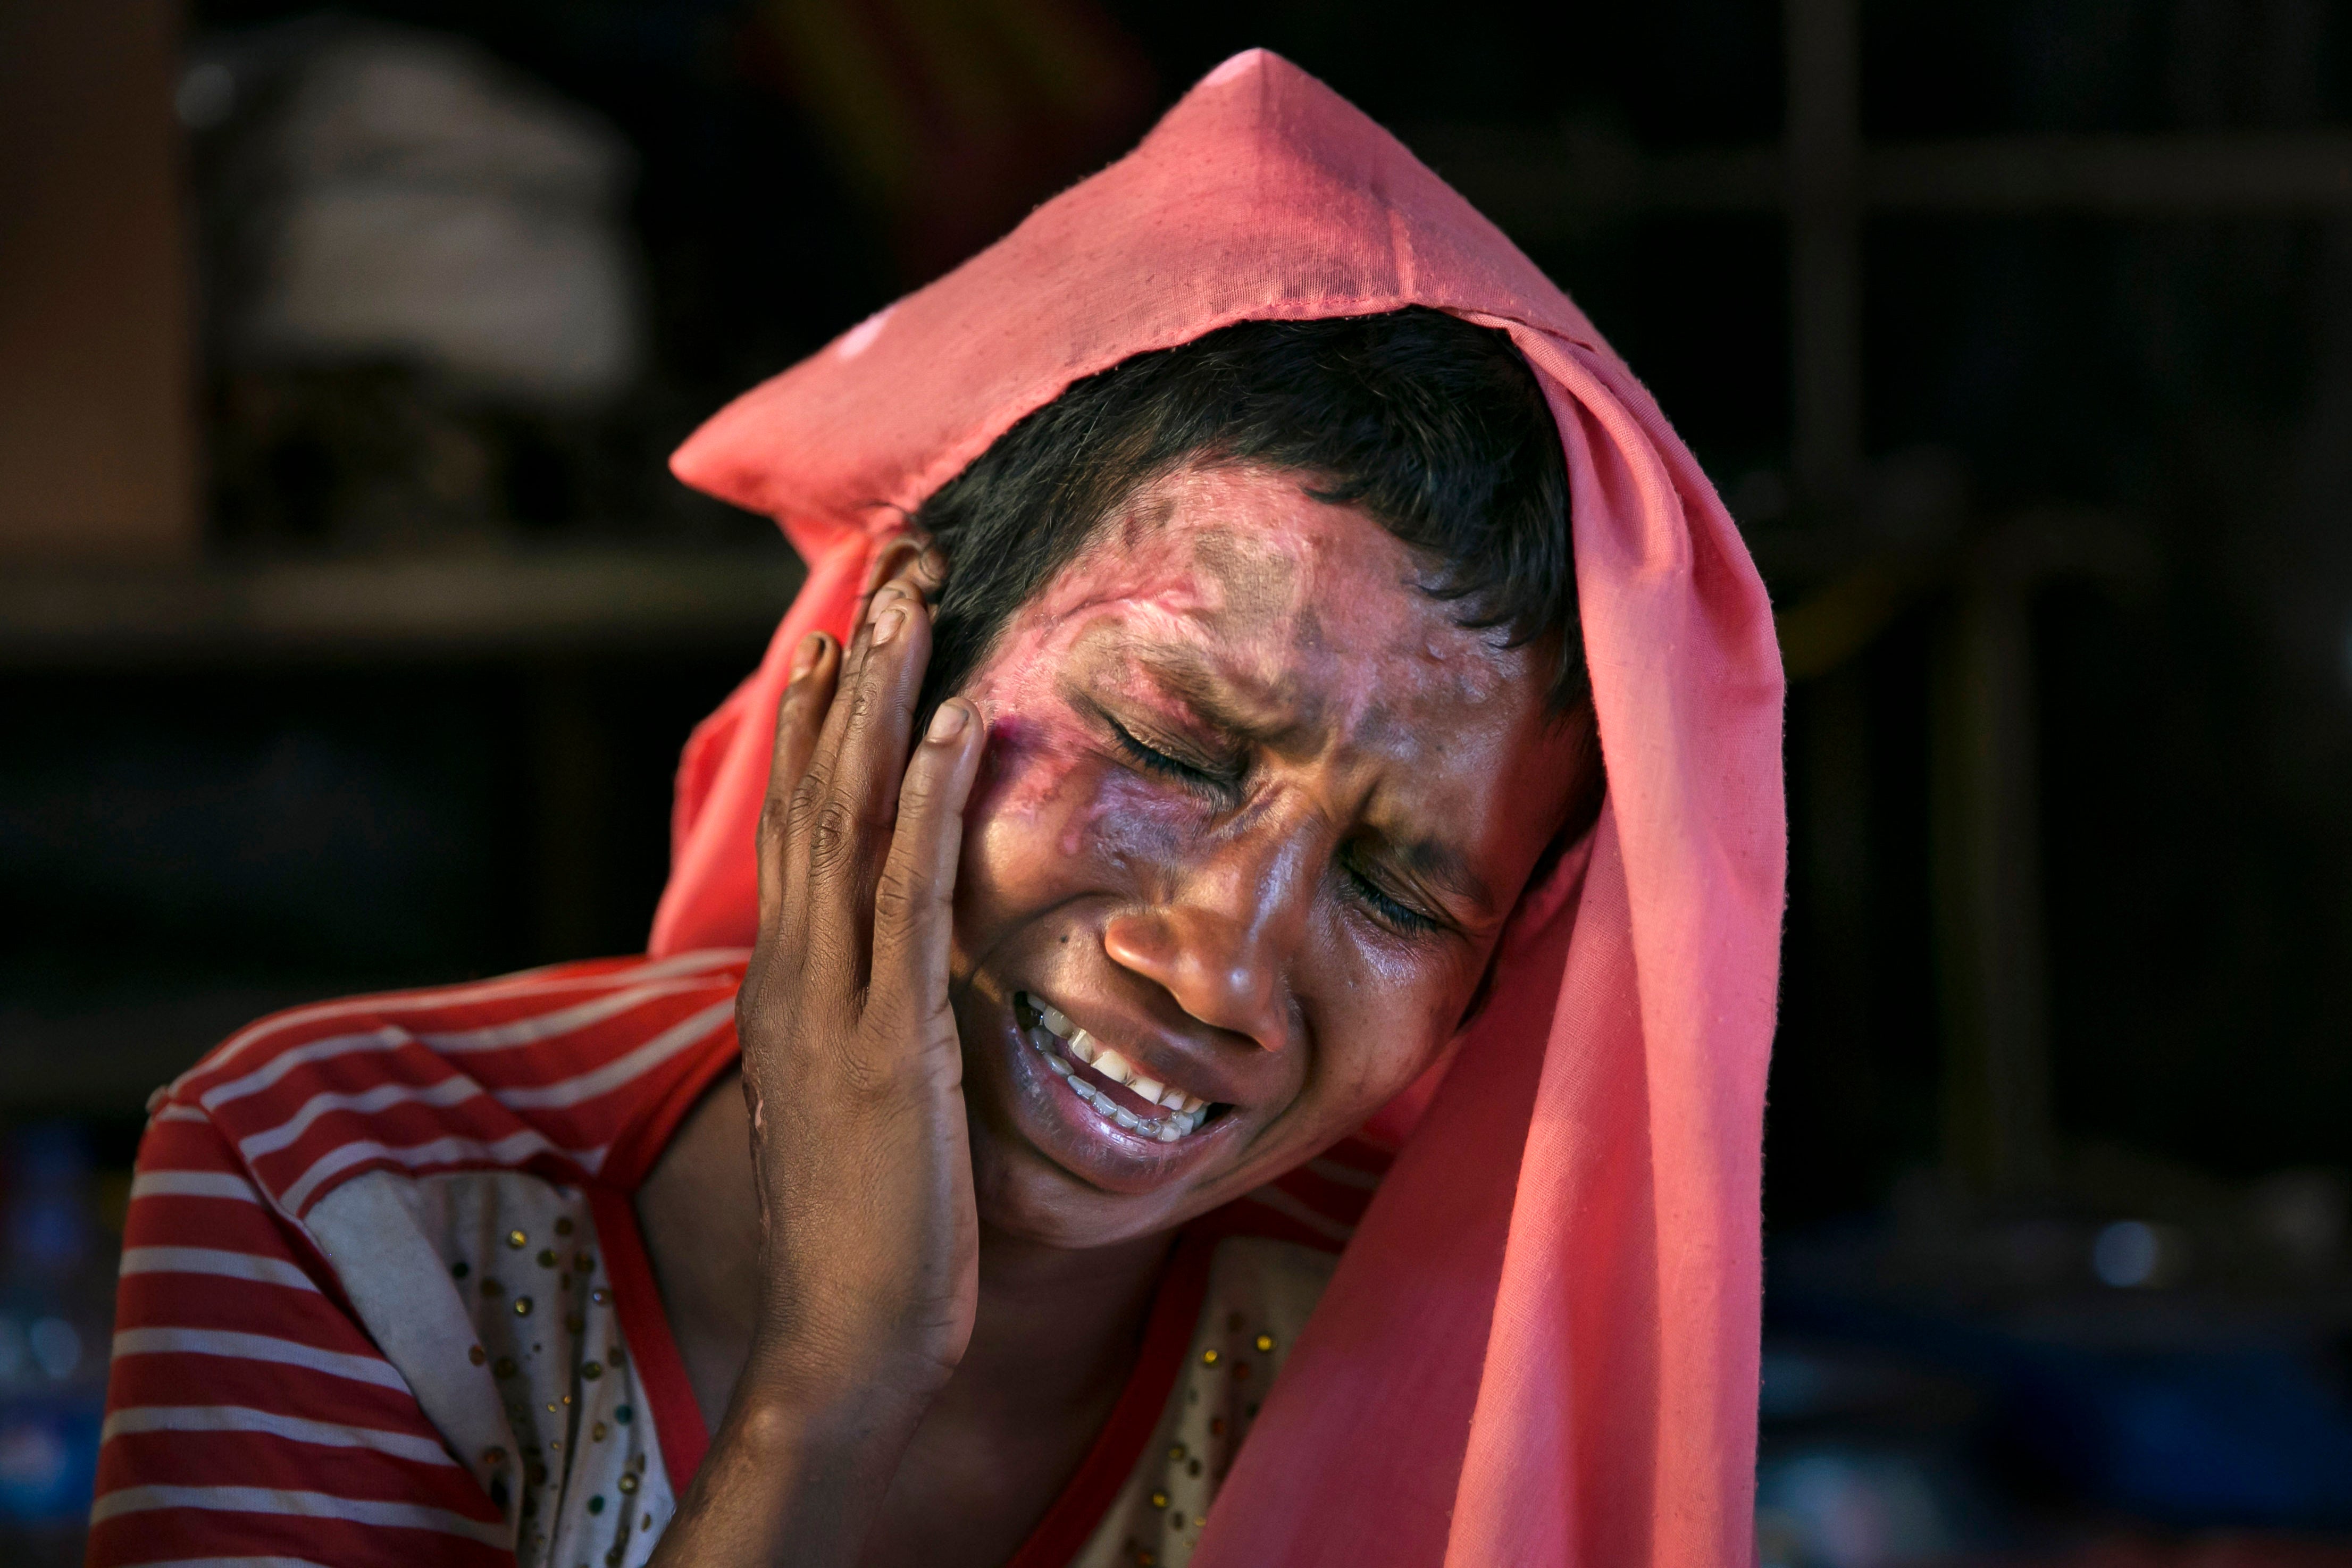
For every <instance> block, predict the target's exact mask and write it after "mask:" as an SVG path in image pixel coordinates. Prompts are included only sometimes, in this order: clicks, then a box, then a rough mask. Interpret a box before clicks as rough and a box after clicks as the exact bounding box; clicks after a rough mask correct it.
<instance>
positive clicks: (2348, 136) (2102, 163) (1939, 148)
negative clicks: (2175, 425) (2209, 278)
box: [1408, 126, 2352, 244]
mask: <svg viewBox="0 0 2352 1568" xmlns="http://www.w3.org/2000/svg"><path fill="white" fill-rule="evenodd" d="M1408 140H1409V141H1411V142H1412V146H1413V147H1414V149H1415V150H1416V151H1418V152H1421V153H1422V155H1423V157H1424V158H1426V159H1428V160H1429V162H1430V163H1431V164H1432V166H1433V167H1434V168H1435V169H1436V170H1437V171H1438V172H1440V173H1442V174H1444V176H1445V177H1446V178H1447V179H1448V180H1450V181H1452V182H1454V183H1455V184H1456V185H1458V186H1459V187H1460V188H1461V191H1462V193H1463V194H1464V195H1465V196H1467V197H1469V198H1470V200H1471V201H1472V202H1474V203H1475V204H1477V205H1478V206H1479V207H1480V209H1481V210H1483V211H1484V212H1486V214H1487V215H1488V216H1489V217H1492V218H1493V219H1494V220H1495V221H1496V223H1498V224H1500V225H1503V227H1504V228H1506V229H1507V230H1509V231H1510V232H1511V234H1512V235H1515V236H1516V237H1517V238H1518V239H1520V240H1522V241H1523V242H1527V243H1531V244H1538V243H1544V242H1547V241H1552V240H1559V239H1570V238H1576V237H1580V236H1581V235H1584V234H1586V233H1589V232H1591V230H1592V229H1593V228H1594V227H1595V226H1597V225H1604V224H1608V223H1612V222H1618V221H1622V220H1623V219H1625V218H1627V217H1631V216H1634V215H1637V214H1644V213H1659V214H1691V215H1715V216H1737V215H1741V214H1748V215H1754V216H1759V217H1761V216H1769V215H1773V214H1780V213H1782V212H1784V211H1787V210H1789V209H1790V204H1791V201H1792V193H1793V192H1794V190H1795V187H1796V182H1795V181H1794V180H1792V179H1791V178H1790V174H1789V173H1788V172H1787V160H1786V158H1785V156H1784V154H1783V152H1782V151H1781V150H1780V148H1778V147H1741V148H1728V149H1722V150H1707V151H1699V152H1660V153H1644V152H1642V151H1641V150H1639V149H1638V148H1635V147H1633V145H1632V144H1631V143H1630V142H1625V141H1621V140H1613V139H1611V138H1609V137H1607V136H1603V135H1599V134H1596V133H1593V132H1591V131H1569V132H1564V133H1557V134H1555V133H1549V132H1542V131H1492V130H1484V129H1474V128H1464V127H1458V126H1423V127H1421V128H1420V129H1419V130H1418V131H1414V132H1413V133H1412V134H1411V135H1410V136H1409V137H1408ZM1859 169H1860V174H1859V179H1860V193H1861V201H1862V205H1863V208H1864V211H1865V212H1870V213H1916V214H1948V215H1950V216H1955V217H1967V216H1975V217H2024V216H2030V215H2034V214H2070V213H2071V214H2083V215H2086V216H2105V217H2111V218H2139V219H2166V218H2178V219H2217V218H2293V217H2312V216H2325V215H2328V214H2343V213H2347V212H2352V131H2232V132H2225V133H2217V134H2200V135H2162V136H1988V137H1977V138H1969V139H1967V140H1962V141H1914V142H1892V143H1881V144H1879V145H1875V146H1872V145H1867V144H1865V145H1864V146H1863V147H1862V149H1861V152H1860V163H1859Z"/></svg>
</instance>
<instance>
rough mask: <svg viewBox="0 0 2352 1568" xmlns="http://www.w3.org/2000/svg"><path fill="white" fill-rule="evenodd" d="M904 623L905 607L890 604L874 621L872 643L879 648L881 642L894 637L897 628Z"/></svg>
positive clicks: (905, 619)
mask: <svg viewBox="0 0 2352 1568" xmlns="http://www.w3.org/2000/svg"><path fill="white" fill-rule="evenodd" d="M906 623H907V612H906V611H905V609H904V608H902V607H901V606H899V605H898V604H892V605H891V606H890V608H889V609H887V610H885V611H884V612H882V618H881V619H880V620H878V621H877V622H874V643H873V645H874V646H875V647H877V648H879V647H880V646H881V645H882V644H883V643H887V642H888V641H889V640H890V639H891V638H893V637H896V636H897V635H898V628H899V627H901V626H904V625H905V624H906Z"/></svg>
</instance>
